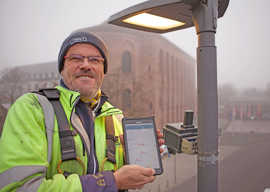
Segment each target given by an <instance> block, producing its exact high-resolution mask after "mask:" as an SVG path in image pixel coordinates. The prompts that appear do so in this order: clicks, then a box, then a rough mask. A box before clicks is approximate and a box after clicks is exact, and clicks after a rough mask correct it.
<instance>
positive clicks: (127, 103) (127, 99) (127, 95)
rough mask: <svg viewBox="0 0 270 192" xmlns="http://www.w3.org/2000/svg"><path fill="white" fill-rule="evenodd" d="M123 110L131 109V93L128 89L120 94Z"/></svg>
mask: <svg viewBox="0 0 270 192" xmlns="http://www.w3.org/2000/svg"><path fill="white" fill-rule="evenodd" d="M122 101H123V108H124V109H128V108H131V91H130V89H125V90H124V91H123V94H122Z"/></svg>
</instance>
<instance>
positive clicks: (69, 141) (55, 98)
mask: <svg viewBox="0 0 270 192" xmlns="http://www.w3.org/2000/svg"><path fill="white" fill-rule="evenodd" d="M40 92H41V93H43V94H44V96H46V97H47V99H48V100H49V101H50V102H51V104H52V106H53V109H54V112H55V114H56V118H57V123H58V133H59V138H60V145H61V156H62V157H61V158H62V161H67V160H75V159H76V150H75V143H74V139H73V136H74V132H72V131H71V130H70V128H69V123H68V120H67V116H66V114H65V111H64V109H63V106H62V104H61V103H60V100H59V98H60V94H59V91H58V90H57V89H54V88H52V89H42V90H40Z"/></svg>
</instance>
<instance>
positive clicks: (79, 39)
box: [69, 37, 87, 45]
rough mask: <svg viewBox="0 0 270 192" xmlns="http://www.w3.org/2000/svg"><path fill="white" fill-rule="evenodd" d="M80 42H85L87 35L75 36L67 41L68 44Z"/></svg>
mask: <svg viewBox="0 0 270 192" xmlns="http://www.w3.org/2000/svg"><path fill="white" fill-rule="evenodd" d="M80 42H87V37H75V38H72V39H71V40H70V41H69V44H70V45H73V44H75V43H80Z"/></svg>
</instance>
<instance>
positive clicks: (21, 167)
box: [0, 86, 124, 192]
mask: <svg viewBox="0 0 270 192" xmlns="http://www.w3.org/2000/svg"><path fill="white" fill-rule="evenodd" d="M56 88H57V89H58V90H59V91H60V102H61V104H62V106H63V108H64V111H65V113H66V116H67V119H68V121H69V124H70V129H71V130H74V129H75V130H76V132H77V133H79V134H76V135H75V136H74V137H73V138H74V142H75V148H76V154H77V156H78V157H79V158H80V159H81V161H82V162H83V165H84V166H85V168H86V169H87V162H88V157H87V154H89V145H90V142H89V139H87V138H88V136H87V133H86V131H85V129H84V128H83V127H82V123H81V122H80V120H79V118H78V116H77V115H76V114H75V105H76V103H77V101H78V100H79V98H80V94H79V93H78V92H74V91H70V90H67V89H65V88H63V87H60V86H58V87H56ZM106 116H112V119H113V124H114V129H115V136H119V135H122V134H123V133H122V124H121V117H122V112H121V111H120V110H119V109H117V108H115V107H113V106H112V105H111V104H110V103H108V102H107V101H106V102H105V103H104V104H103V106H102V108H101V113H100V114H99V115H98V116H97V117H96V118H95V150H96V156H97V159H98V163H99V165H101V164H102V161H103V160H104V159H105V151H106V138H105V137H106V131H105V117H106ZM54 118H55V117H54ZM45 129H46V128H45V123H44V113H43V110H42V108H41V106H40V104H39V101H38V98H37V96H36V95H35V94H33V93H27V94H25V95H23V96H21V97H20V98H19V99H17V101H16V102H15V103H14V104H13V105H12V106H11V108H10V109H9V112H8V115H7V117H6V121H5V124H4V127H3V132H2V136H1V138H0V153H1V154H0V191H1V192H2V191H16V190H17V191H46V192H47V191H65V192H69V191H82V186H81V182H80V175H82V173H83V169H82V166H81V164H80V163H78V162H77V161H76V160H69V161H65V162H63V164H62V165H61V166H62V168H63V169H65V171H68V172H69V173H72V174H70V175H69V176H68V177H65V176H64V175H63V174H59V173H57V164H58V163H59V161H60V160H61V151H60V150H61V149H60V140H59V135H58V125H57V121H56V120H54V128H53V131H52V138H51V140H52V149H51V154H49V153H48V151H50V150H49V149H48V141H49V140H50V139H49V138H47V137H48V135H47V134H46V130H45ZM85 146H86V147H85ZM115 146H116V165H113V164H112V163H111V162H109V161H106V162H105V164H104V170H113V169H114V168H120V167H121V166H122V165H123V163H124V162H123V161H124V157H123V146H122V144H121V142H120V139H119V137H118V141H117V142H115ZM87 150H88V151H87ZM99 177H101V174H100V175H99V176H95V175H93V178H95V179H96V180H97V184H98V185H100V186H101V187H102V186H103V185H106V183H104V180H101V181H100V180H99Z"/></svg>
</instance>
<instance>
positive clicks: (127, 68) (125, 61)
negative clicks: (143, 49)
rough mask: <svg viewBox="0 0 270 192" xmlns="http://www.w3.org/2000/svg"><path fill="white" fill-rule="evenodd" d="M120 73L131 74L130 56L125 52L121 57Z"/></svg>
mask: <svg viewBox="0 0 270 192" xmlns="http://www.w3.org/2000/svg"><path fill="white" fill-rule="evenodd" d="M122 71H123V72H124V73H128V72H131V54H130V52H129V51H125V52H124V53H123V55H122Z"/></svg>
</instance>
